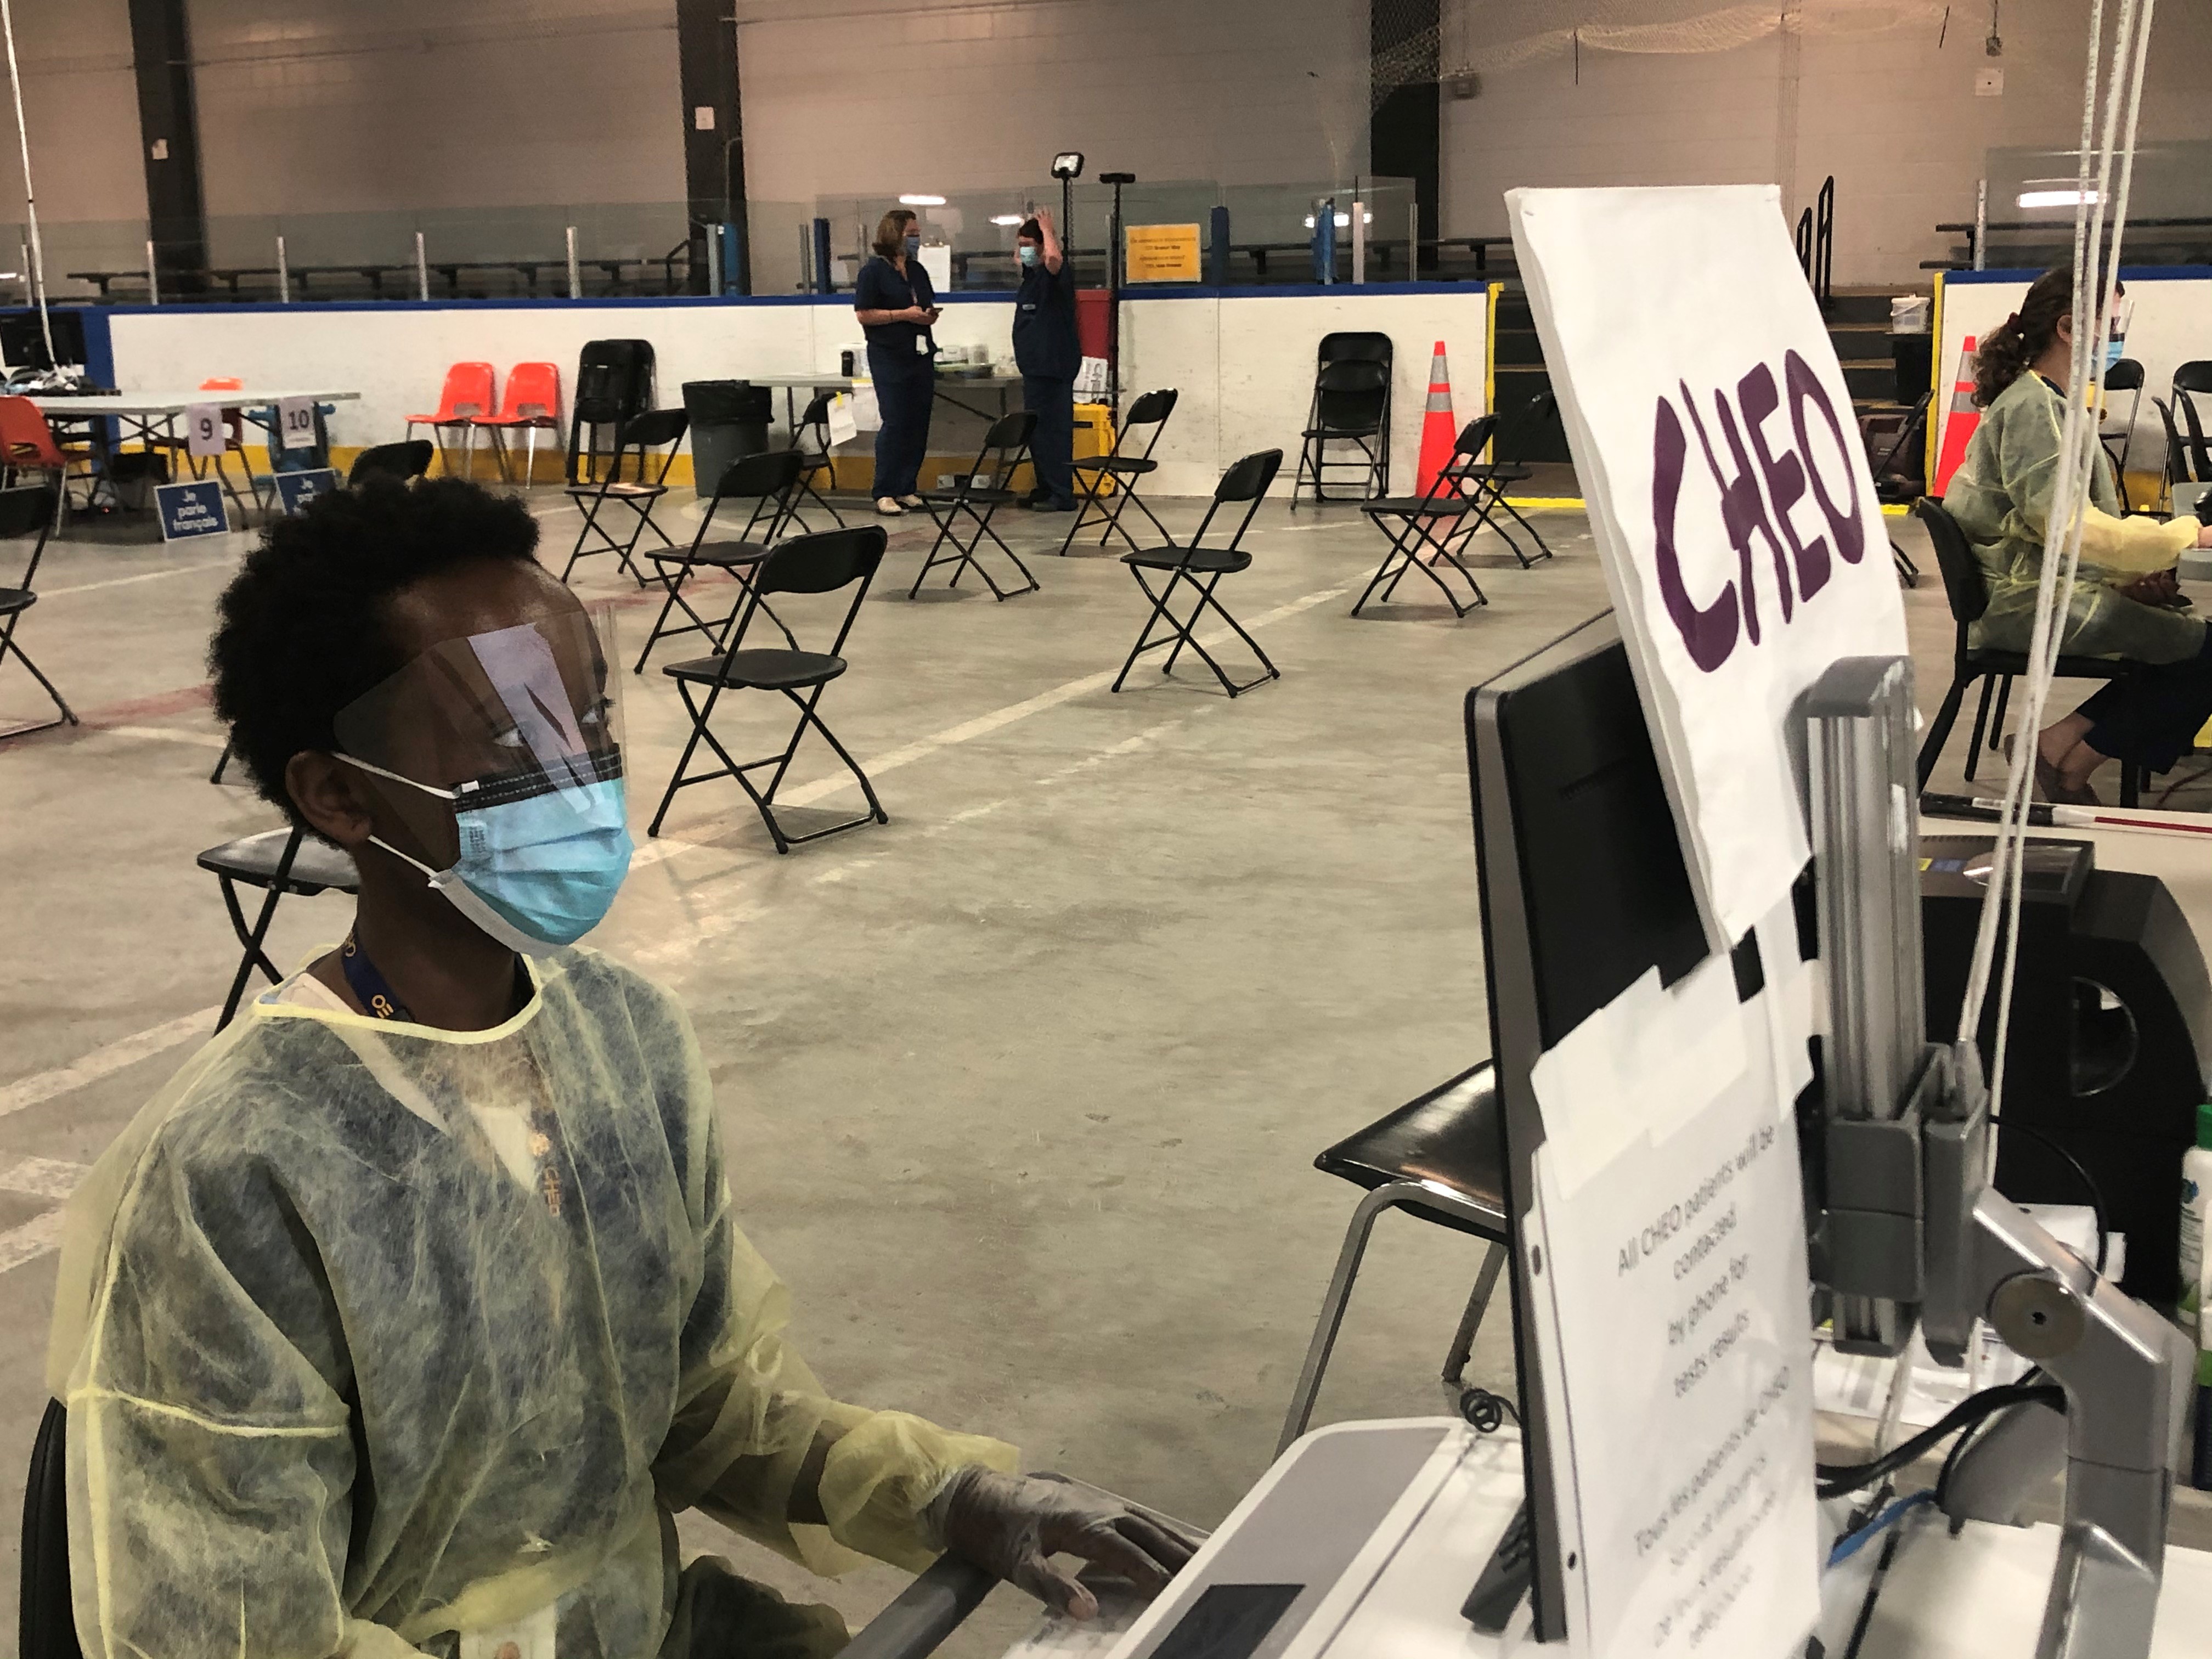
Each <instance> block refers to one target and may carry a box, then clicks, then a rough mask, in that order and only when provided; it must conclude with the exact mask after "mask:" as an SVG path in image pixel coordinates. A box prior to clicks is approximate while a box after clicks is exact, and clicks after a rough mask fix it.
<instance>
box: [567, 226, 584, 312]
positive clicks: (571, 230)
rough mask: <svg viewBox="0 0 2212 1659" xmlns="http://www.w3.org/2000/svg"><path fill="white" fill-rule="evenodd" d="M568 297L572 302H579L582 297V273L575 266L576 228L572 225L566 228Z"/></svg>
mask: <svg viewBox="0 0 2212 1659" xmlns="http://www.w3.org/2000/svg"><path fill="white" fill-rule="evenodd" d="M568 297H569V298H570V299H572V300H580V299H582V298H583V297H584V277H583V273H582V271H581V270H579V269H578V268H577V265H576V228H575V226H574V225H570V226H569V227H568Z"/></svg>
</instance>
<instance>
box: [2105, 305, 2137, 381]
mask: <svg viewBox="0 0 2212 1659" xmlns="http://www.w3.org/2000/svg"><path fill="white" fill-rule="evenodd" d="M2135 313H2136V302H2135V301H2134V299H2133V298H2131V297H2130V295H2125V294H2121V295H2114V296H2113V299H2112V309H2111V310H2110V311H2109V312H2108V313H2106V319H2105V370H2106V373H2107V374H2109V373H2111V372H2112V369H2113V368H2115V367H2116V366H2117V365H2118V362H2119V361H2120V359H2121V358H2123V357H2124V356H2127V355H2128V324H2129V322H2130V320H2131V319H2133V318H2134V316H2135Z"/></svg>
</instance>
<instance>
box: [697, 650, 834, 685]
mask: <svg viewBox="0 0 2212 1659" xmlns="http://www.w3.org/2000/svg"><path fill="white" fill-rule="evenodd" d="M844 671H845V659H843V658H842V657H832V656H828V655H825V654H824V653H821V652H818V651H771V650H757V651H732V652H730V653H726V655H719V656H713V657H694V658H693V659H691V660H690V661H689V662H677V663H671V664H669V665H668V666H667V667H665V668H664V669H662V670H661V672H662V673H664V674H665V675H667V676H668V678H671V679H672V680H690V681H691V682H692V683H693V684H696V685H713V684H717V683H718V682H719V683H720V684H723V685H728V686H751V687H753V688H755V689H757V690H763V691H787V690H796V689H797V688H799V687H800V686H806V685H823V684H828V683H829V681H831V680H834V679H836V678H837V676H838V675H840V674H842V673H843V672H844Z"/></svg>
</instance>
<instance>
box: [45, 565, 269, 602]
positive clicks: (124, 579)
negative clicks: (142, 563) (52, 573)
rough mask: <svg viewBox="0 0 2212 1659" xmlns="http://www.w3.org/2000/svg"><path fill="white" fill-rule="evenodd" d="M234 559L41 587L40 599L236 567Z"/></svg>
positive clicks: (95, 591) (56, 597)
mask: <svg viewBox="0 0 2212 1659" xmlns="http://www.w3.org/2000/svg"><path fill="white" fill-rule="evenodd" d="M237 564H238V561H237V560H236V559H208V560H205V561H204V562H201V563H199V564H175V565H171V566H170V567H169V568H167V569H166V570H142V571H140V572H139V573H138V574H137V575H135V576H110V577H108V578H107V579H106V580H104V581H96V582H79V583H78V584H77V585H76V586H74V587H42V588H40V590H39V597H40V599H60V598H61V597H62V596H63V595H64V593H97V592H100V590H101V589H102V588H107V587H128V586H131V583H133V582H157V581H160V580H161V579H162V578H163V577H165V576H189V575H191V574H194V573H196V572H197V571H202V570H228V569H234V568H236V567H237Z"/></svg>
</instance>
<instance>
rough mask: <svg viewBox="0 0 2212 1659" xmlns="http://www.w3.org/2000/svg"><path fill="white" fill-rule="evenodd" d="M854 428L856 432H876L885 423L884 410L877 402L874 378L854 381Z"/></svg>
mask: <svg viewBox="0 0 2212 1659" xmlns="http://www.w3.org/2000/svg"><path fill="white" fill-rule="evenodd" d="M852 409H853V429H854V431H855V432H874V431H878V430H879V429H880V428H882V426H883V423H884V411H883V408H882V406H881V405H880V404H878V403H877V402H876V387H875V382H873V381H872V380H855V381H854V383H853V404H852Z"/></svg>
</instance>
